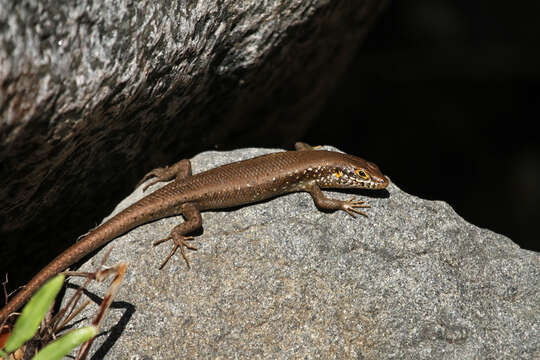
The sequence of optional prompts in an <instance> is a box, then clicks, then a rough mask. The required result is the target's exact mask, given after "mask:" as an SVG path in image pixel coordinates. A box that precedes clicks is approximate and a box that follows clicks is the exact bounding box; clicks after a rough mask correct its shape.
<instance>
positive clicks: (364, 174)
mask: <svg viewBox="0 0 540 360" xmlns="http://www.w3.org/2000/svg"><path fill="white" fill-rule="evenodd" d="M354 173H355V174H356V175H358V176H360V177H361V178H363V179H368V178H369V176H368V175H367V174H366V172H365V171H364V170H361V169H355V170H354Z"/></svg>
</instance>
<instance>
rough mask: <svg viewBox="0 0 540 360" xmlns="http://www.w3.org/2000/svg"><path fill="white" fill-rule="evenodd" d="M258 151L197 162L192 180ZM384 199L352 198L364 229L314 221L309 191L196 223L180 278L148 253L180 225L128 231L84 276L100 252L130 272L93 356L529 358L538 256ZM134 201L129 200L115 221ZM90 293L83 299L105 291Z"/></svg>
mask: <svg viewBox="0 0 540 360" xmlns="http://www.w3.org/2000/svg"><path fill="white" fill-rule="evenodd" d="M270 151H273V150H263V149H243V150H237V151H231V152H205V153H202V154H200V155H197V156H195V157H194V158H193V160H192V164H193V170H194V172H200V171H202V170H205V169H208V168H211V167H214V166H218V165H220V164H224V163H228V162H231V161H237V160H241V159H245V158H249V157H253V156H256V155H260V154H264V153H268V152H270ZM359 155H361V154H359ZM370 160H376V159H370ZM383 171H384V169H383ZM158 186H160V185H155V187H156V188H157V187H158ZM328 193H330V194H329V195H330V196H332V197H336V198H343V199H345V198H349V197H350V196H351V194H350V193H338V192H328ZM382 193H383V195H385V194H386V195H389V196H380V195H381V194H379V193H375V192H372V193H365V194H364V193H362V194H360V195H359V197H361V198H362V199H366V200H368V201H369V203H370V204H371V206H372V207H371V208H370V209H368V212H369V217H368V218H364V217H359V218H356V219H353V218H352V217H350V216H347V215H346V214H345V213H343V212H336V213H322V212H319V211H318V210H317V209H316V207H315V205H314V204H313V201H312V200H311V197H310V196H309V194H307V193H296V194H290V195H287V196H282V197H279V198H276V199H274V200H271V201H268V202H264V203H260V204H256V205H252V206H245V207H242V208H239V209H234V210H230V211H212V212H205V213H203V221H204V231H203V232H202V234H201V235H200V236H198V237H197V238H196V240H195V241H194V242H193V245H194V246H196V247H197V248H198V251H196V252H189V254H188V257H189V259H190V261H191V268H190V269H188V268H187V267H186V264H185V263H184V261H183V260H182V258H181V257H180V255H177V256H175V257H173V258H172V259H171V261H170V262H169V264H167V266H166V267H165V268H164V269H163V270H161V271H160V270H158V266H159V264H160V262H161V260H162V259H163V258H164V257H165V256H166V255H167V254H168V252H169V249H170V244H168V243H167V244H163V245H160V246H158V247H155V248H154V247H152V246H151V242H152V241H154V240H156V239H160V238H162V237H164V236H166V235H167V234H168V233H169V231H170V230H171V229H172V227H174V226H175V225H176V224H177V223H178V222H180V221H183V220H182V218H181V217H173V218H168V219H163V220H160V221H156V222H154V223H152V224H147V225H144V226H141V227H139V228H137V229H135V230H133V231H131V232H129V233H128V234H127V235H125V236H123V237H121V238H119V239H117V240H115V241H113V242H112V243H110V244H109V245H107V246H106V247H104V248H103V249H102V250H101V251H100V252H99V253H97V254H96V256H95V257H94V258H93V259H92V260H90V261H89V262H88V263H86V264H85V265H84V266H83V267H82V269H83V270H92V269H95V267H96V264H99V261H100V260H101V259H102V257H103V254H104V252H105V251H108V250H109V249H110V248H111V247H112V252H111V255H110V258H109V259H108V261H107V264H108V265H112V264H115V263H120V262H126V263H128V264H129V267H128V272H127V275H126V277H125V281H124V283H123V285H122V288H121V289H120V291H119V293H118V294H117V297H116V299H115V302H114V303H113V307H112V309H111V310H110V311H109V313H108V315H107V319H106V321H105V323H104V326H103V330H105V333H104V334H103V335H102V336H100V337H99V338H98V339H97V341H96V343H95V344H94V346H93V349H92V352H97V354H96V355H95V356H96V358H101V357H105V358H109V359H128V358H132V356H137V357H136V358H139V359H142V358H146V359H179V358H268V359H276V358H279V359H289V358H306V359H310V358H330V359H343V358H356V359H518V358H519V359H534V358H536V359H537V358H539V357H540V336H539V335H540V334H539V327H540V296H539V294H538V292H539V280H538V279H539V278H540V262H539V260H540V256H539V255H538V254H536V253H534V252H531V251H526V250H522V249H520V248H519V247H518V246H517V245H515V244H514V243H512V241H511V240H510V239H508V238H506V237H504V236H501V235H497V234H495V233H493V232H491V231H489V230H486V229H480V228H477V227H475V226H474V225H471V224H469V223H467V222H466V221H464V220H463V219H462V218H461V217H459V215H457V214H456V213H455V212H454V211H453V210H452V209H451V208H450V206H448V205H447V204H446V203H444V202H440V201H427V200H422V199H419V198H416V197H414V196H411V195H408V194H406V193H404V192H403V191H401V190H400V189H399V188H398V187H397V186H396V185H395V184H391V186H389V188H388V193H385V192H382ZM357 195H358V194H357ZM364 195H366V196H364ZM378 195H379V196H378ZM142 196H143V194H142V192H141V190H140V189H138V190H137V191H135V192H134V193H133V194H132V195H131V196H130V197H128V198H127V199H126V200H125V201H123V202H122V203H121V204H120V205H119V206H118V208H117V209H116V210H115V212H117V211H119V210H120V209H122V208H124V207H126V206H127V205H129V204H131V203H132V202H134V201H136V200H137V199H140V198H141V197H142ZM78 280H79V279H77V281H78ZM71 281H73V282H75V281H76V280H74V279H72V280H71ZM88 290H89V291H90V293H91V294H93V295H92V296H93V297H92V298H93V299H95V298H96V297H95V296H100V297H101V296H103V294H104V291H105V286H104V285H103V284H99V285H98V284H92V285H91V286H90V287H89V288H88ZM95 309H96V308H95V306H94V307H92V308H89V309H88V312H86V315H87V316H91V314H92V313H93V312H95Z"/></svg>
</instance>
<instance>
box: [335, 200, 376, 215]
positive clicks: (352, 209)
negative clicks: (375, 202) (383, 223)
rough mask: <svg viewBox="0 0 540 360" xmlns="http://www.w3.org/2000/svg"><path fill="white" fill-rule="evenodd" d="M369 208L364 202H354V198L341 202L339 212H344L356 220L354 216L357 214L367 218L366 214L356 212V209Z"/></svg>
mask: <svg viewBox="0 0 540 360" xmlns="http://www.w3.org/2000/svg"><path fill="white" fill-rule="evenodd" d="M369 207H370V206H369V205H368V204H366V203H365V201H360V200H354V197H352V198H350V199H349V200H347V201H343V203H342V208H341V210H343V211H345V212H346V213H347V214H349V215H351V216H352V217H353V218H356V216H355V215H354V214H359V215H363V216H365V217H367V214H366V213H365V212H363V211H360V210H358V208H369Z"/></svg>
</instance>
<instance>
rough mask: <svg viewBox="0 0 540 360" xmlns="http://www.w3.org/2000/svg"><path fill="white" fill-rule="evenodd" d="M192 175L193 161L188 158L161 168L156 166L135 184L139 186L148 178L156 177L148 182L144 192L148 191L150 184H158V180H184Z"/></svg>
mask: <svg viewBox="0 0 540 360" xmlns="http://www.w3.org/2000/svg"><path fill="white" fill-rule="evenodd" d="M189 176H191V162H190V161H189V160H187V159H184V160H180V161H179V162H177V163H176V164H174V165H171V166H165V167H161V168H156V169H154V170H152V171H150V172H148V173H147V174H146V175H144V177H143V178H142V179H141V180H140V181H139V182H138V183H137V185H136V186H135V187H136V188H138V187H139V186H140V185H141V184H142V183H144V182H145V181H146V180H148V179H151V178H155V179H154V181H152V182H150V183H148V184H147V185H146V186H145V187H144V188H143V192H144V191H146V189H148V188H149V187H150V186H152V185H154V184H157V183H158V182H163V181H171V180H173V179H176V180H182V179H185V178H187V177H189Z"/></svg>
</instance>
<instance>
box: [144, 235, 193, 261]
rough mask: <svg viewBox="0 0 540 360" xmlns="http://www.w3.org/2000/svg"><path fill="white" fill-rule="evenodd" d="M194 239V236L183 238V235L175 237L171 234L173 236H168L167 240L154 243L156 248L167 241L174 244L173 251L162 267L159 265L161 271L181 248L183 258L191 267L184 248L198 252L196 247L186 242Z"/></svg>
mask: <svg viewBox="0 0 540 360" xmlns="http://www.w3.org/2000/svg"><path fill="white" fill-rule="evenodd" d="M193 239H195V238H194V237H193V236H183V235H178V236H175V235H173V234H171V235H169V236H167V237H166V238H163V239H160V240H156V241H154V243H153V244H152V245H154V246H156V245H159V244H161V243H164V242H165V241H168V240H172V241H173V242H174V246H173V248H172V249H171V252H170V253H169V255H167V257H166V258H165V260H163V262H162V263H161V265H159V269H160V270H161V269H163V267H164V266H165V265H166V264H167V262H168V261H169V259H170V258H171V257H172V256H173V255H174V253H175V252H176V250H178V248H180V252H181V253H182V257H183V258H184V260H185V261H186V264H187V266H188V267H190V265H189V261H188V259H187V257H186V254H185V252H184V248H187V249H189V250H197V248H196V247H193V246H190V245H188V244H186V241H191V240H193Z"/></svg>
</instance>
